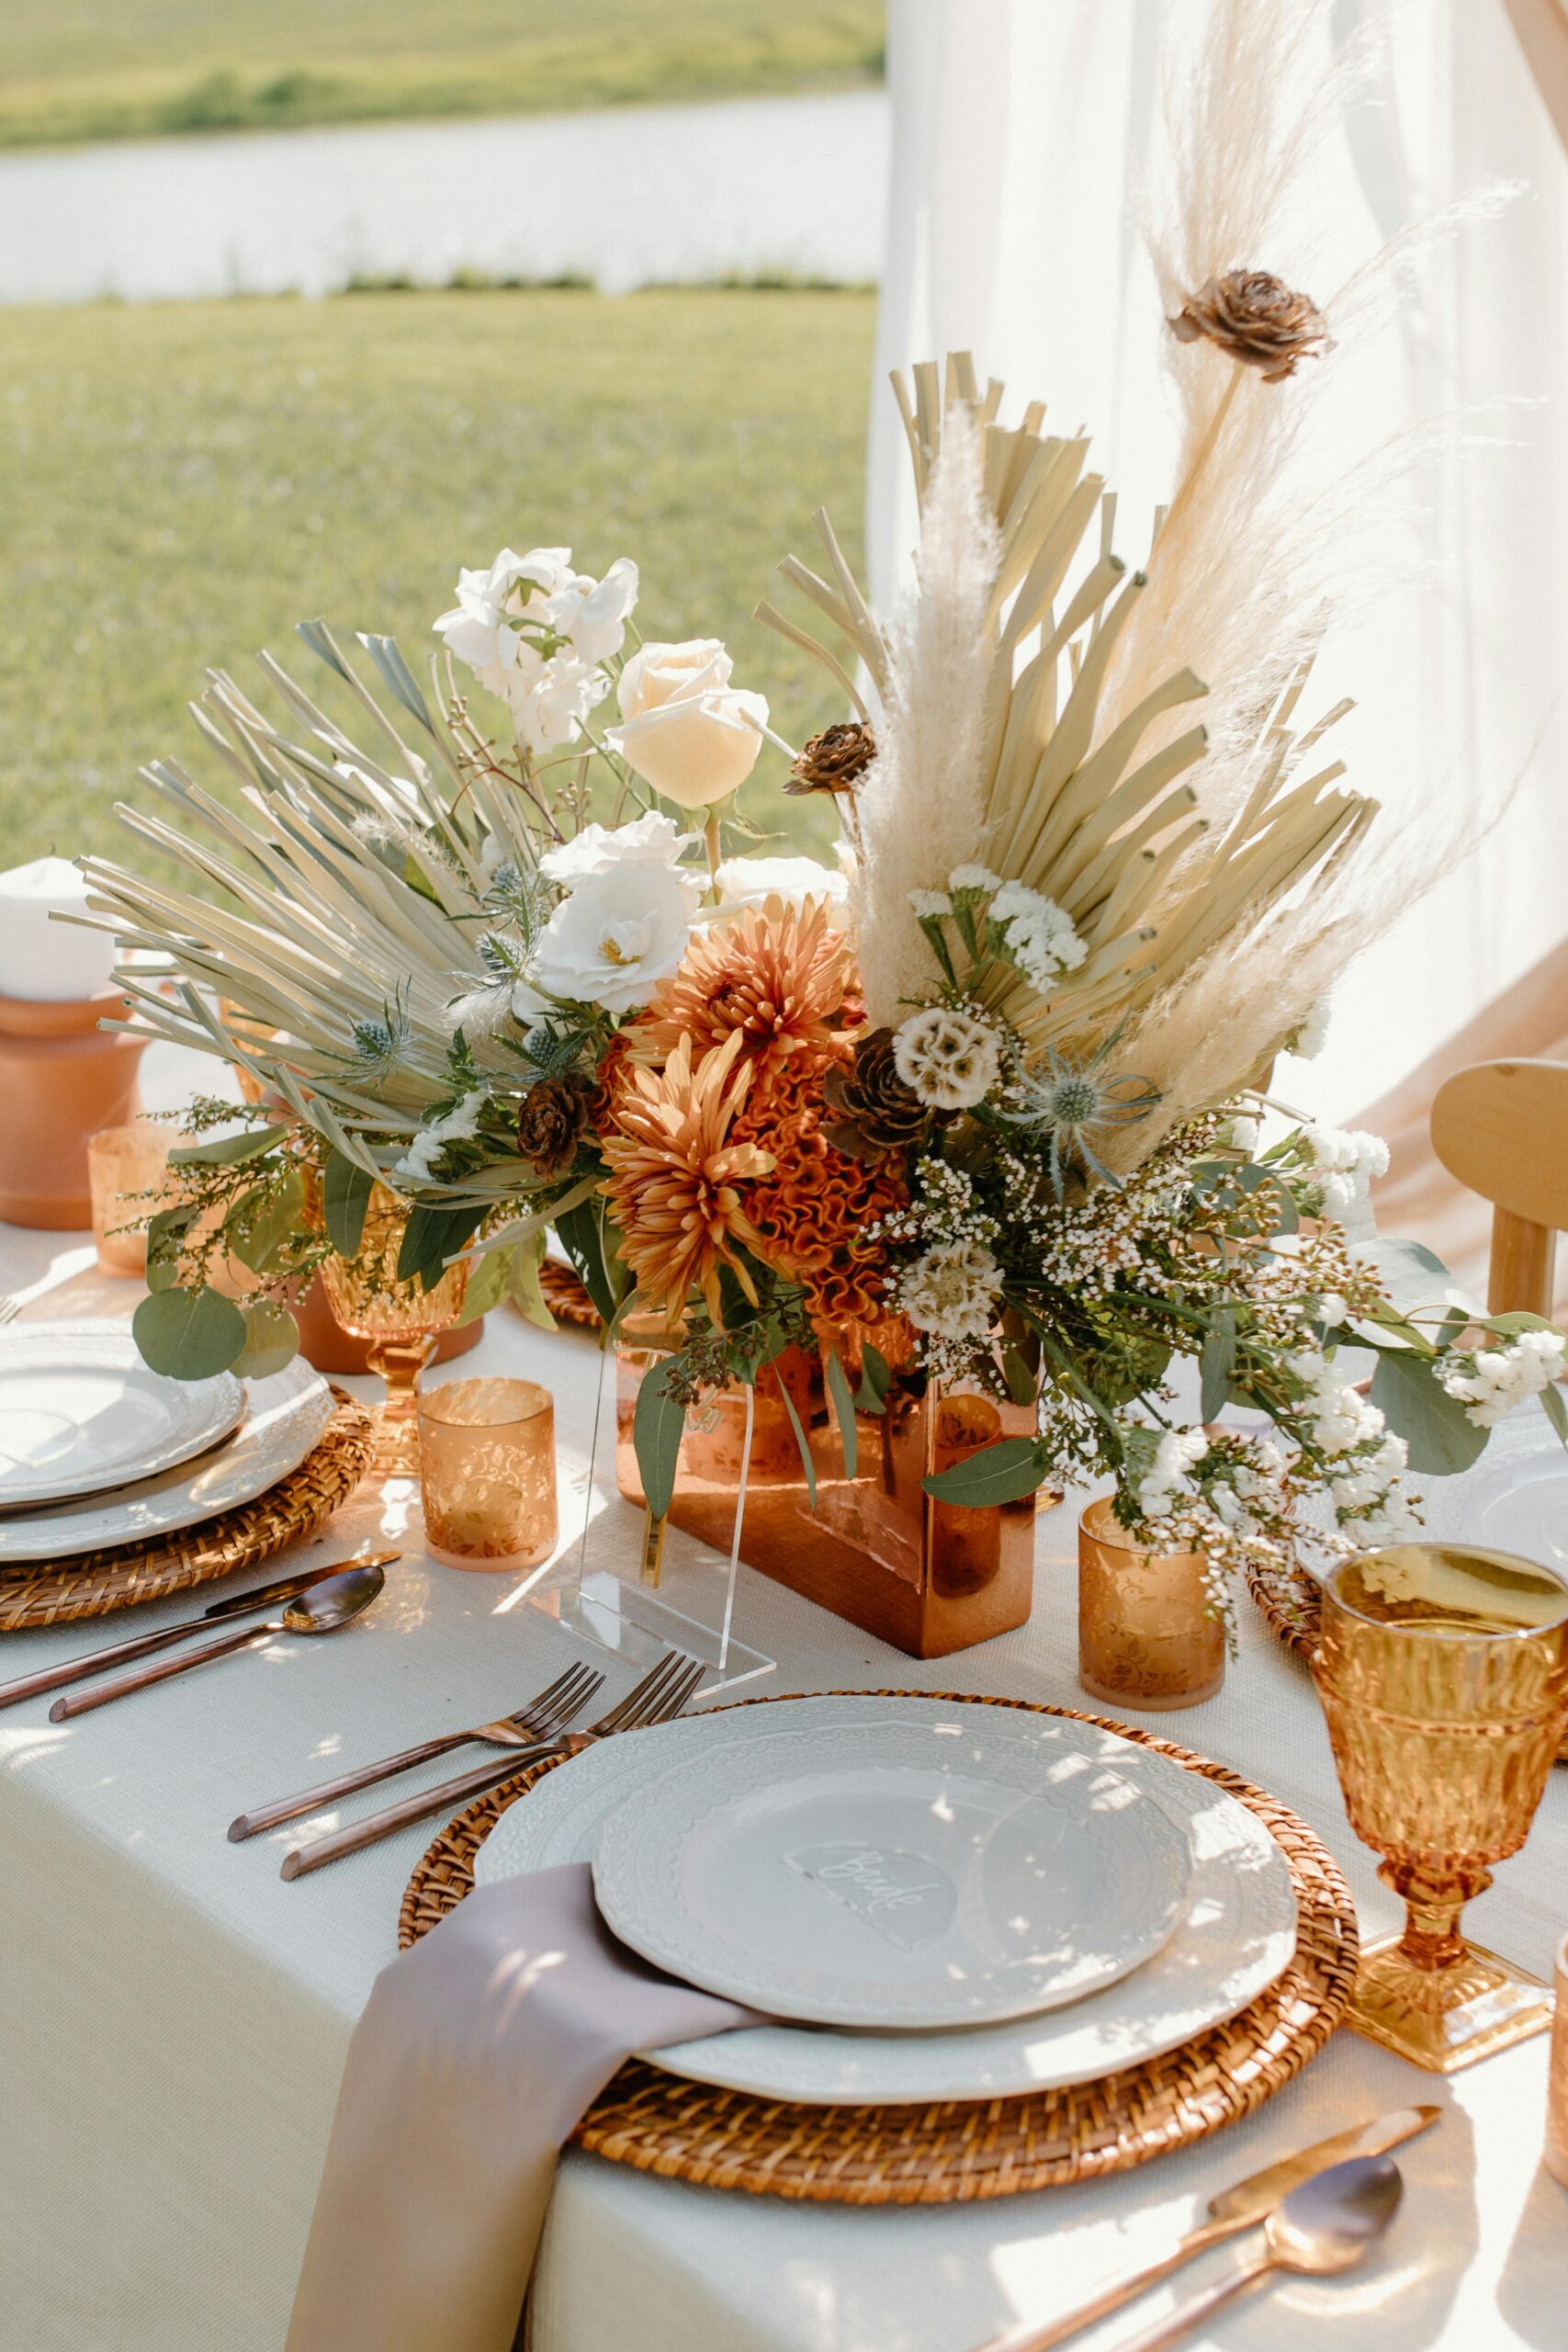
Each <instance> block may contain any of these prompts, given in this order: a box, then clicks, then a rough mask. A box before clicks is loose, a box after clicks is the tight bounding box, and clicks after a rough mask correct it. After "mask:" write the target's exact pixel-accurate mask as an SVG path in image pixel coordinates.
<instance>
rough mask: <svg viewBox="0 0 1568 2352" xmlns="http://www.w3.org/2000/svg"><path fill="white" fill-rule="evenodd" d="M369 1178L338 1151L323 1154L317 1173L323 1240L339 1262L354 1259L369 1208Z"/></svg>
mask: <svg viewBox="0 0 1568 2352" xmlns="http://www.w3.org/2000/svg"><path fill="white" fill-rule="evenodd" d="M371 1182H372V1180H371V1177H370V1174H369V1171H368V1170H367V1169H364V1168H357V1167H355V1163H354V1161H353V1160H352V1159H344V1155H343V1153H342V1152H341V1151H331V1152H329V1153H328V1154H327V1161H326V1166H325V1168H324V1169H323V1170H322V1171H321V1214H322V1216H323V1219H324V1221H325V1224H326V1228H327V1239H328V1240H329V1241H330V1242H331V1243H332V1245H333V1249H334V1250H336V1251H337V1254H338V1256H339V1257H340V1258H357V1256H358V1255H359V1243H360V1238H361V1237H362V1235H363V1234H364V1231H365V1212H366V1210H367V1208H368V1207H369V1205H370V1193H371Z"/></svg>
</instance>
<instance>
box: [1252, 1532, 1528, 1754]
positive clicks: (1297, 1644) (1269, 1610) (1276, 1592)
mask: <svg viewBox="0 0 1568 2352" xmlns="http://www.w3.org/2000/svg"><path fill="white" fill-rule="evenodd" d="M1247 1590H1248V1592H1250V1594H1251V1595H1252V1598H1253V1600H1255V1601H1256V1602H1257V1604H1258V1608H1259V1609H1260V1610H1261V1611H1262V1613H1263V1616H1264V1619H1265V1621H1266V1623H1268V1625H1269V1629H1270V1631H1271V1632H1272V1633H1274V1634H1276V1635H1277V1636H1278V1638H1279V1639H1280V1641H1281V1642H1283V1643H1284V1645H1285V1647H1286V1648H1287V1649H1288V1650H1292V1651H1293V1652H1294V1654H1295V1656H1296V1657H1299V1658H1303V1659H1307V1660H1310V1658H1311V1657H1312V1654H1313V1652H1314V1649H1316V1647H1317V1641H1318V1634H1319V1633H1320V1631H1321V1630H1322V1623H1323V1596H1322V1594H1321V1592H1320V1591H1319V1589H1318V1586H1317V1579H1316V1578H1315V1577H1311V1576H1309V1575H1308V1574H1307V1571H1306V1570H1305V1568H1291V1567H1284V1566H1279V1565H1277V1564H1276V1563H1274V1562H1273V1561H1261V1560H1254V1561H1249V1562H1248V1564H1247ZM1557 1761H1558V1762H1559V1763H1560V1764H1568V1732H1565V1733H1564V1734H1563V1736H1562V1742H1561V1744H1560V1746H1559V1747H1558V1750H1557Z"/></svg>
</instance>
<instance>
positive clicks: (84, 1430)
mask: <svg viewBox="0 0 1568 2352" xmlns="http://www.w3.org/2000/svg"><path fill="white" fill-rule="evenodd" d="M244 1409H245V1392H244V1389H243V1386H242V1385H241V1383H240V1382H239V1381H237V1380H236V1379H235V1377H234V1375H233V1374H232V1373H231V1372H220V1373H219V1374H217V1375H216V1376H215V1377H214V1378H213V1379H211V1380H167V1379H165V1378H164V1376H163V1375H162V1374H159V1373H156V1372H152V1371H151V1370H150V1369H149V1367H148V1366H147V1365H146V1364H144V1363H142V1361H141V1355H140V1354H139V1352H138V1351H137V1346H136V1342H135V1340H133V1339H132V1338H131V1336H130V1326H129V1325H128V1324H118V1323H102V1322H100V1323H13V1324H11V1325H10V1326H9V1327H7V1328H6V1329H3V1330H0V1509H6V1510H9V1509H13V1508H16V1507H17V1506H26V1507H28V1508H33V1507H36V1506H37V1505H38V1504H39V1503H45V1502H60V1501H63V1500H64V1499H65V1498H67V1497H69V1496H73V1495H86V1494H94V1493H97V1494H101V1493H103V1492H104V1491H105V1489H106V1488H107V1487H113V1486H118V1485H119V1484H120V1483H121V1482H122V1481H124V1480H125V1479H128V1478H145V1477H150V1476H152V1475H153V1473H154V1472H156V1471H160V1470H168V1469H171V1468H172V1467H173V1466H174V1464H175V1463H176V1462H188V1461H189V1460H190V1458H191V1456H192V1455H193V1454H197V1453H204V1452H205V1451H206V1449H207V1447H208V1446H209V1445H215V1444H216V1443H217V1442H218V1440H219V1439H220V1437H223V1436H225V1435H227V1433H228V1431H229V1430H231V1429H234V1428H236V1427H237V1426H238V1424H239V1421H240V1419H241V1417H242V1415H243V1412H244Z"/></svg>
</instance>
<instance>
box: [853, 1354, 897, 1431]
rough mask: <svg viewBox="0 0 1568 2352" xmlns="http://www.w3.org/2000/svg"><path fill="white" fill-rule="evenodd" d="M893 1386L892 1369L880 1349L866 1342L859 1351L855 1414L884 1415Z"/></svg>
mask: <svg viewBox="0 0 1568 2352" xmlns="http://www.w3.org/2000/svg"><path fill="white" fill-rule="evenodd" d="M892 1385H893V1367H892V1365H891V1364H890V1363H888V1361H887V1358H886V1356H885V1355H884V1354H883V1352H882V1350H881V1349H880V1348H874V1347H873V1346H872V1345H871V1342H870V1341H869V1340H867V1342H866V1344H865V1346H864V1347H863V1348H862V1350H861V1351H860V1386H859V1387H858V1388H857V1389H856V1391H855V1410H856V1412H857V1413H885V1412H886V1410H887V1392H888V1390H889V1389H890V1388H891V1387H892Z"/></svg>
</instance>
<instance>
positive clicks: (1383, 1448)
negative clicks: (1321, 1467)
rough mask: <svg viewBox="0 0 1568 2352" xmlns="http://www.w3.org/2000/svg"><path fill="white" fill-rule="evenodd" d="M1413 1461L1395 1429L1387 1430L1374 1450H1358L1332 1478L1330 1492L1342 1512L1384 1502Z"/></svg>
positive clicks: (1373, 1447) (1372, 1448) (1362, 1508)
mask: <svg viewBox="0 0 1568 2352" xmlns="http://www.w3.org/2000/svg"><path fill="white" fill-rule="evenodd" d="M1408 1461H1409V1448H1408V1447H1407V1446H1406V1444H1405V1442H1404V1439H1403V1438H1402V1437H1396V1436H1395V1435H1394V1433H1393V1430H1387V1431H1385V1433H1384V1434H1383V1436H1382V1438H1380V1439H1379V1441H1378V1442H1377V1443H1376V1445H1374V1446H1372V1447H1371V1449H1370V1451H1368V1452H1365V1453H1354V1454H1352V1455H1351V1456H1350V1458H1349V1460H1348V1462H1347V1463H1346V1464H1345V1466H1344V1468H1343V1469H1341V1470H1338V1471H1337V1472H1336V1474H1335V1476H1333V1477H1332V1478H1330V1480H1329V1482H1328V1485H1329V1491H1330V1493H1331V1494H1332V1495H1333V1497H1334V1502H1335V1507H1336V1509H1337V1510H1340V1511H1348V1510H1365V1509H1367V1507H1368V1506H1369V1505H1370V1504H1372V1503H1381V1502H1382V1500H1383V1498H1384V1496H1385V1494H1386V1490H1387V1489H1388V1487H1391V1486H1392V1485H1393V1481H1394V1480H1395V1479H1396V1478H1398V1477H1401V1476H1403V1475H1404V1469H1405V1466H1406V1464H1407V1463H1408Z"/></svg>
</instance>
